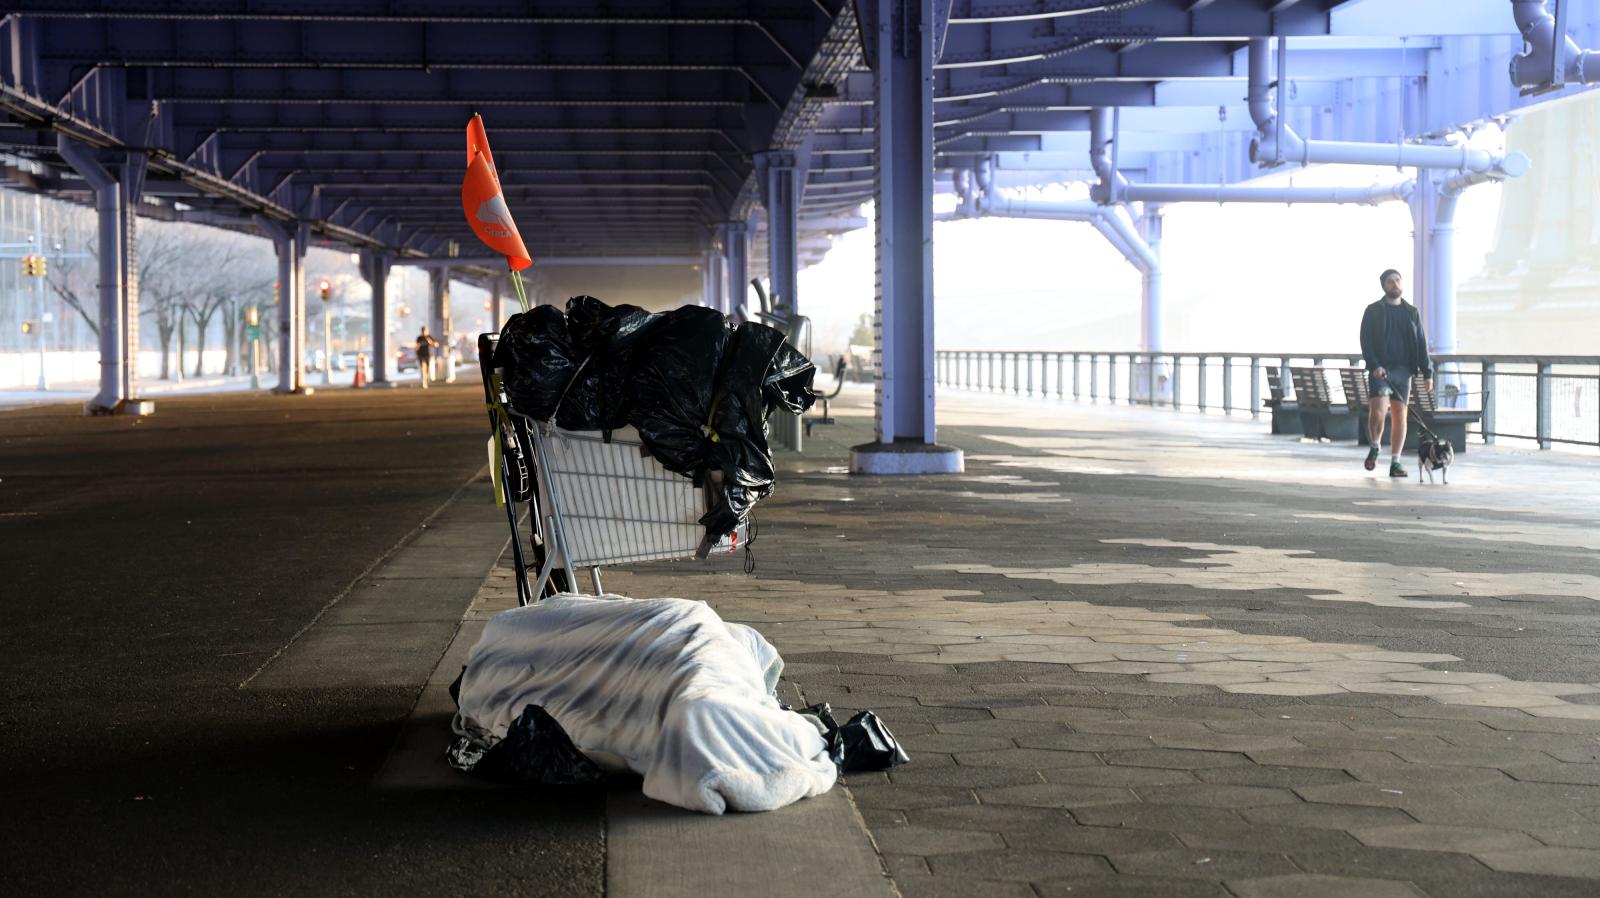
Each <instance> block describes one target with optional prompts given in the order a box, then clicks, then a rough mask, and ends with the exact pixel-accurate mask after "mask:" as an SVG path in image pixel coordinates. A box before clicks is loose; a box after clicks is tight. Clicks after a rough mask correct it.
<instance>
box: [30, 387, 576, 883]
mask: <svg viewBox="0 0 1600 898" xmlns="http://www.w3.org/2000/svg"><path fill="white" fill-rule="evenodd" d="M481 401H482V397H481V393H480V391H479V390H478V388H477V387H476V386H473V385H470V384H469V385H462V386H458V387H455V388H445V389H438V390H431V391H428V392H427V393H423V392H422V391H420V390H415V389H400V390H391V391H362V392H354V391H333V392H323V393H319V394H317V395H316V396H312V397H275V396H267V395H251V396H243V395H237V394H234V395H226V396H206V397H195V398H184V399H171V400H165V401H162V402H161V403H160V404H159V406H158V409H157V414H156V415H154V416H152V417H149V418H145V419H129V418H116V419H105V418H100V419H86V418H83V417H81V416H80V415H79V414H78V412H77V409H76V408H75V407H72V406H55V407H45V408H33V409H23V410H14V411H8V412H0V562H3V566H4V571H5V577H4V580H3V581H0V582H3V584H4V585H3V586H0V594H3V596H4V601H3V602H0V615H3V616H0V671H3V674H4V687H5V700H4V703H3V704H0V772H3V774H0V775H3V786H0V794H3V795H4V797H5V805H6V808H5V813H4V814H3V815H0V844H3V845H4V846H5V848H4V850H3V851H0V871H3V873H0V882H3V883H4V886H3V890H4V891H5V892H7V893H9V894H17V895H58V894H83V893H90V892H93V893H99V894H117V895H132V894H151V895H179V894H197V895H216V894H232V895H289V894H293V895H306V894H318V895H320V894H342V895H368V894H370V895H380V894H381V895H394V894H446V893H448V894H463V893H477V894H526V895H596V894H600V892H601V891H602V890H603V886H604V847H603V846H604V822H603V803H604V796H603V795H602V794H600V793H598V792H573V791H561V792H555V793H551V794H540V793H537V792H500V791H462V792H383V791H378V790H376V789H374V788H373V786H372V781H373V777H374V774H375V772H376V771H377V770H378V769H379V768H380V766H381V765H382V763H383V761H384V758H385V757H386V756H387V754H388V752H389V750H390V747H391V746H392V745H393V743H394V740H395V738H396V736H397V734H398V733H399V731H400V726H401V723H402V722H403V721H404V719H405V717H406V716H407V714H408V713H409V712H410V710H411V707H412V703H413V702H414V701H415V699H416V696H417V693H418V689H420V687H421V685H422V684H421V683H420V682H418V683H417V684H415V686H411V685H396V686H389V687H385V688H330V689H321V688H305V689H292V690H290V689H278V690H271V689H241V688H240V684H241V683H242V682H243V681H244V680H246V679H247V678H248V677H250V676H251V674H252V673H254V672H255V671H256V670H257V669H258V668H260V667H261V666H262V664H263V663H264V662H265V661H266V660H267V659H269V658H271V657H272V656H273V654H274V653H276V652H278V651H279V650H280V649H281V648H282V647H283V646H285V645H286V644H288V643H289V642H290V641H291V640H292V639H293V638H294V637H295V635H296V634H297V633H299V632H300V631H301V630H302V629H303V628H304V627H306V626H307V624H308V623H310V622H311V621H312V620H313V619H314V618H315V616H316V615H317V614H318V613H319V611H321V610H322V609H323V608H324V607H325V606H326V605H327V604H328V603H329V602H330V601H331V600H332V599H334V598H335V597H336V596H338V595H340V594H341V593H342V592H343V591H344V590H346V588H347V587H348V586H350V584H351V583H352V582H353V581H355V580H356V578H357V577H358V576H360V575H361V574H362V573H363V572H364V571H366V570H367V569H368V568H369V567H370V566H371V565H372V564H374V563H375V562H376V561H378V560H379V559H380V558H382V557H383V556H384V555H385V554H386V553H388V552H390V551H391V550H392V549H394V548H395V547H396V546H397V545H398V544H400V543H402V541H404V540H405V539H407V537H408V534H411V533H412V532H413V531H414V529H415V528H416V527H417V526H418V524H419V522H421V521H422V520H423V519H424V518H426V517H427V516H428V515H429V514H430V513H432V512H434V511H435V510H436V509H439V508H440V506H441V505H442V504H443V503H445V502H447V501H448V500H450V499H451V497H452V496H453V495H455V494H456V493H457V491H458V490H459V489H460V488H461V487H462V486H463V484H465V483H466V482H467V481H468V480H469V478H472V477H473V476H474V475H475V474H476V473H477V472H478V471H479V470H480V469H481V468H482V466H483V464H484V451H483V441H484V421H483V413H482V411H481V408H482V406H481ZM439 648H440V649H441V650H442V649H443V648H444V645H443V643H441V644H440V646H439Z"/></svg>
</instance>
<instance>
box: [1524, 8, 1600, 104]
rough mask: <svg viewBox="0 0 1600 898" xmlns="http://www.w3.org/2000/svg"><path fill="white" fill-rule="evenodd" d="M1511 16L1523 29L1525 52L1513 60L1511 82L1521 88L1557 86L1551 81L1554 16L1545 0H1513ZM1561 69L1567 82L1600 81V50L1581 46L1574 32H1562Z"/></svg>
mask: <svg viewBox="0 0 1600 898" xmlns="http://www.w3.org/2000/svg"><path fill="white" fill-rule="evenodd" d="M1567 2H1568V3H1570V2H1572V0H1567ZM1511 15H1512V16H1513V17H1515V18H1516V20H1517V30H1518V31H1520V32H1522V53H1521V54H1520V55H1518V56H1514V57H1512V59H1511V83H1512V84H1515V85H1516V86H1518V87H1531V88H1540V87H1556V86H1557V85H1556V84H1555V83H1553V82H1552V81H1551V80H1550V76H1551V75H1552V74H1553V73H1554V72H1555V66H1556V59H1555V53H1556V20H1555V16H1552V15H1551V14H1550V11H1549V10H1548V9H1547V8H1546V7H1545V0H1511ZM1561 72H1562V78H1563V81H1564V82H1565V83H1568V84H1593V83H1595V82H1596V81H1600V52H1597V51H1594V50H1585V49H1582V48H1581V47H1579V46H1578V43H1577V41H1574V40H1573V39H1572V35H1570V34H1565V33H1564V34H1562V35H1561Z"/></svg>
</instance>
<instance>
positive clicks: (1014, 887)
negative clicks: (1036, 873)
mask: <svg viewBox="0 0 1600 898" xmlns="http://www.w3.org/2000/svg"><path fill="white" fill-rule="evenodd" d="M894 884H895V886H896V887H897V888H898V889H899V890H900V894H901V895H902V896H904V898H1034V896H1035V892H1034V891H1033V889H1032V888H1031V887H1030V886H1029V885H1028V884H1027V883H1025V882H1011V881H1006V880H995V879H957V878H954V877H949V876H932V875H928V876H896V877H895V878H894Z"/></svg>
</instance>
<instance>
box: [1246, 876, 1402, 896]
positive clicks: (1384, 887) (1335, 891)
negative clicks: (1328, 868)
mask: <svg viewBox="0 0 1600 898" xmlns="http://www.w3.org/2000/svg"><path fill="white" fill-rule="evenodd" d="M1227 885H1228V888H1229V890H1231V891H1232V892H1233V894H1235V895H1237V896H1238V898H1423V893H1422V892H1421V891H1419V890H1418V889H1417V888H1416V887H1415V886H1413V885H1411V884H1410V883H1406V882H1396V881H1395V880H1392V879H1369V878H1365V877H1354V876H1320V875H1317V874H1314V873H1291V874H1288V875H1286V876H1262V877H1255V878H1251V879H1229V880H1228V883H1227Z"/></svg>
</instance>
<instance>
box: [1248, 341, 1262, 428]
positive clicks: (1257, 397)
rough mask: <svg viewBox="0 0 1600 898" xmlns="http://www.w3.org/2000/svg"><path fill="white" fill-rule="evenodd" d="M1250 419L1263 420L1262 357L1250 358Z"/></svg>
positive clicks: (1254, 356)
mask: <svg viewBox="0 0 1600 898" xmlns="http://www.w3.org/2000/svg"><path fill="white" fill-rule="evenodd" d="M1250 417H1251V418H1254V419H1257V420H1260V418H1261V356H1258V355H1253V356H1251V357H1250Z"/></svg>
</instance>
